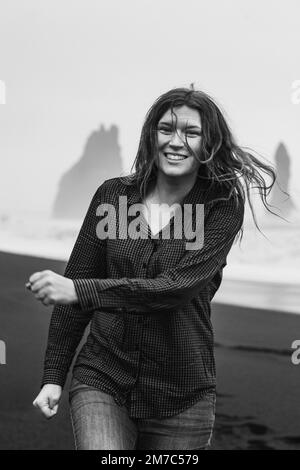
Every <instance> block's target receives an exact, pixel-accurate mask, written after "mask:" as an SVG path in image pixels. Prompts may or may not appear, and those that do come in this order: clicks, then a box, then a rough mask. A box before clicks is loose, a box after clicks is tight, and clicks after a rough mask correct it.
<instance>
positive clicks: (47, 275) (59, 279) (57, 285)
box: [26, 269, 78, 306]
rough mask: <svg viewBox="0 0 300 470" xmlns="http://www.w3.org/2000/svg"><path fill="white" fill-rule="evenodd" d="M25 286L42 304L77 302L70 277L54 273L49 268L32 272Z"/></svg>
mask: <svg viewBox="0 0 300 470" xmlns="http://www.w3.org/2000/svg"><path fill="white" fill-rule="evenodd" d="M26 287H27V288H28V289H30V290H31V292H32V293H33V294H34V296H35V298H36V299H38V300H40V301H41V302H42V303H43V304H44V305H46V306H47V305H52V304H63V305H69V304H73V303H76V302H78V297H77V294H76V291H75V287H74V283H73V281H72V279H68V278H66V277H64V276H61V275H60V274H56V273H55V272H53V271H50V270H49V269H47V270H45V271H41V272H36V273H34V274H32V275H31V276H30V278H29V283H27V284H26Z"/></svg>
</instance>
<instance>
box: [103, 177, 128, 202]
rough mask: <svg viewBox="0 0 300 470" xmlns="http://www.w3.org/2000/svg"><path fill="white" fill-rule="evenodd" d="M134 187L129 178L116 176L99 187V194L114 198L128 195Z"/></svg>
mask: <svg viewBox="0 0 300 470" xmlns="http://www.w3.org/2000/svg"><path fill="white" fill-rule="evenodd" d="M133 186H134V183H133V181H132V179H131V178H130V177H129V176H116V177H114V178H109V179H107V180H105V181H104V182H103V183H102V184H101V185H100V186H99V187H98V193H100V195H101V196H104V195H105V196H106V197H108V198H109V197H112V196H120V195H126V194H128V192H129V191H130V190H131V188H132V187H133Z"/></svg>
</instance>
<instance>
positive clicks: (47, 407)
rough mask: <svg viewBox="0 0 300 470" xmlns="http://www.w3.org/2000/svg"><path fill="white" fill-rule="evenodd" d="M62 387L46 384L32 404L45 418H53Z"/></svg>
mask: <svg viewBox="0 0 300 470" xmlns="http://www.w3.org/2000/svg"><path fill="white" fill-rule="evenodd" d="M61 394H62V387H61V386H60V385H56V384H46V385H44V386H43V388H42V389H41V391H40V393H39V394H38V396H37V397H36V399H35V400H34V402H33V403H32V404H33V406H35V407H36V408H38V409H39V410H40V411H41V412H42V413H43V415H44V416H45V417H46V418H47V419H50V418H53V416H55V415H56V413H57V410H58V404H59V400H60V397H61Z"/></svg>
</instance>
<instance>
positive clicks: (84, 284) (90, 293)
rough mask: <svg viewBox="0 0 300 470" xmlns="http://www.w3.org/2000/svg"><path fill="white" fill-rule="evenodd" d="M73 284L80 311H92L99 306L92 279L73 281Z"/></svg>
mask: <svg viewBox="0 0 300 470" xmlns="http://www.w3.org/2000/svg"><path fill="white" fill-rule="evenodd" d="M73 283H74V288H75V291H76V294H77V297H78V304H79V305H80V307H81V309H82V310H94V309H95V308H96V306H99V307H100V306H101V305H100V299H99V296H98V293H97V289H96V286H95V281H94V279H73Z"/></svg>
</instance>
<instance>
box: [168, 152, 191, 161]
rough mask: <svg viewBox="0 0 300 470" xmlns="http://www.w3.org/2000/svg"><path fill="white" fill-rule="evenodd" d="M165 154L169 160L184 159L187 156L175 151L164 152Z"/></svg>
mask: <svg viewBox="0 0 300 470" xmlns="http://www.w3.org/2000/svg"><path fill="white" fill-rule="evenodd" d="M165 156H166V157H167V158H168V159H169V160H185V159H186V158H187V157H185V156H183V155H177V154H176V153H166V154H165Z"/></svg>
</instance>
